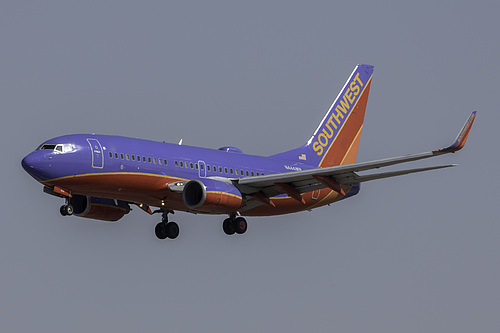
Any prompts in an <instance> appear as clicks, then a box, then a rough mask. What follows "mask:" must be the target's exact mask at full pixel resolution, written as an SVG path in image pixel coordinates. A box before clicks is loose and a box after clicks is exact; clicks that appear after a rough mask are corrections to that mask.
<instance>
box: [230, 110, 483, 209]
mask: <svg viewBox="0 0 500 333" xmlns="http://www.w3.org/2000/svg"><path fill="white" fill-rule="evenodd" d="M475 116H476V111H474V112H472V114H471V115H470V116H469V118H468V120H467V122H466V123H465V125H464V126H463V127H462V129H461V130H460V132H459V134H458V136H457V137H456V139H455V141H454V142H453V144H451V145H450V146H448V147H446V148H442V149H437V150H433V151H429V152H424V153H419V154H411V155H405V156H399V157H392V158H386V159H381V160H375V161H370V162H361V163H354V164H346V165H338V166H332V167H326V168H315V169H309V170H303V171H292V172H285V173H278V174H272V175H263V176H255V177H245V178H240V179H233V184H234V185H235V186H236V187H238V189H239V190H240V192H241V193H242V194H244V195H247V196H252V197H253V198H254V199H256V200H258V201H261V202H266V203H269V198H270V197H272V196H276V195H280V194H284V193H286V194H288V195H290V196H291V197H293V198H295V199H297V200H299V201H300V200H301V198H300V193H304V192H310V191H314V190H317V189H321V188H326V187H329V188H331V189H333V190H335V191H337V192H339V193H342V194H345V193H344V189H343V188H342V186H341V185H352V184H355V183H360V182H365V181H369V180H375V179H382V178H388V177H395V176H400V175H405V174H410V173H416V172H422V171H428V170H435V169H441V168H447V167H452V166H455V165H442V166H433V167H427V168H418V169H409V170H402V171H394V172H384V173H374V174H368V175H358V174H357V172H362V171H368V170H373V169H378V168H382V167H387V166H391V165H396V164H400V163H407V162H412V161H417V160H421V159H425V158H430V157H434V156H438V155H443V154H448V153H454V152H456V151H458V150H460V149H462V148H463V146H464V145H465V142H466V140H467V137H468V135H469V131H470V128H471V126H472V123H473V122H474V118H475Z"/></svg>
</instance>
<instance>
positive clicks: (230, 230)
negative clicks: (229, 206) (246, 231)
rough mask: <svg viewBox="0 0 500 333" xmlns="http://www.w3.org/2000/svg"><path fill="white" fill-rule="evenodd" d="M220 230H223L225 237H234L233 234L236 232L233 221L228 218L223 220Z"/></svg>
mask: <svg viewBox="0 0 500 333" xmlns="http://www.w3.org/2000/svg"><path fill="white" fill-rule="evenodd" d="M222 229H223V230H224V233H225V234H226V235H234V233H235V232H236V230H234V224H233V220H231V219H230V218H227V219H225V220H224V222H223V223H222Z"/></svg>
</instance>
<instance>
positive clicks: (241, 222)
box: [222, 214, 248, 235]
mask: <svg viewBox="0 0 500 333" xmlns="http://www.w3.org/2000/svg"><path fill="white" fill-rule="evenodd" d="M247 227H248V224H247V221H246V220H245V219H244V218H243V217H236V215H234V214H232V215H231V216H230V217H229V218H227V219H225V220H224V222H223V223H222V229H223V230H224V232H225V233H226V235H234V234H235V233H237V234H239V235H241V234H244V233H245V232H246V231H247Z"/></svg>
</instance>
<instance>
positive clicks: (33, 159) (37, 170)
mask: <svg viewBox="0 0 500 333" xmlns="http://www.w3.org/2000/svg"><path fill="white" fill-rule="evenodd" d="M46 164H47V163H46V162H45V155H44V154H43V152H41V151H34V152H32V153H31V154H29V155H27V156H26V157H25V158H23V160H22V161H21V165H22V167H23V169H24V170H25V171H26V172H27V173H29V174H30V175H31V176H32V177H33V178H35V179H36V180H43V179H44V176H43V175H44V169H45V168H44V166H45V165H46Z"/></svg>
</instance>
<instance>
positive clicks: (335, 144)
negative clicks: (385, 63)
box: [273, 65, 373, 167]
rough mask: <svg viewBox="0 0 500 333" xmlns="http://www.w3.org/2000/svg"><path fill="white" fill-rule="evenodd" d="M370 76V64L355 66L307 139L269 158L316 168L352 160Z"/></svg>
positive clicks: (355, 149) (361, 123)
mask: <svg viewBox="0 0 500 333" xmlns="http://www.w3.org/2000/svg"><path fill="white" fill-rule="evenodd" d="M372 76H373V66H370V65H358V66H356V68H354V71H353V72H352V74H351V76H350V77H349V79H348V80H347V82H346V83H345V85H344V87H343V88H342V90H341V91H340V94H339V95H338V96H337V98H336V99H335V101H334V102H333V104H332V106H331V107H330V109H329V110H328V112H327V113H326V115H325V117H324V118H323V120H322V121H321V124H320V125H319V126H318V128H317V129H316V131H315V132H314V134H313V135H312V137H311V138H310V139H309V141H307V143H306V144H305V145H304V146H302V147H300V148H297V149H294V150H290V151H287V152H284V153H280V154H277V155H273V157H276V158H281V159H288V160H300V161H302V162H307V163H310V164H313V165H315V166H319V167H327V166H334V165H342V164H350V163H354V162H356V155H357V153H358V146H359V138H360V135H361V129H362V128H363V120H364V117H365V109H366V103H367V101H368V93H369V92H370V84H371V79H372Z"/></svg>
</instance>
